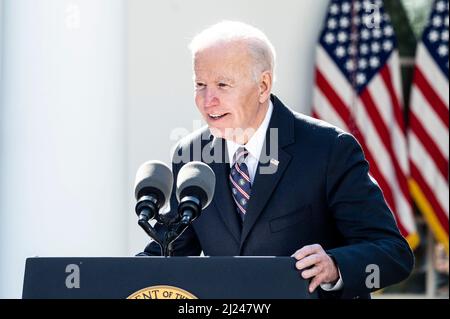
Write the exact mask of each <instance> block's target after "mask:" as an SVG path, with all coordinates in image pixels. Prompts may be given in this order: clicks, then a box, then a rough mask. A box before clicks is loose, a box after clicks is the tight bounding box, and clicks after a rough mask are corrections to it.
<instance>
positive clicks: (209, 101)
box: [205, 88, 219, 107]
mask: <svg viewBox="0 0 450 319" xmlns="http://www.w3.org/2000/svg"><path fill="white" fill-rule="evenodd" d="M217 105H219V98H218V97H217V92H216V91H215V90H214V89H211V88H206V92H205V107H211V106H217Z"/></svg>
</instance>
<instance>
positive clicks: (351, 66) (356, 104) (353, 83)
mask: <svg viewBox="0 0 450 319" xmlns="http://www.w3.org/2000/svg"><path fill="white" fill-rule="evenodd" d="M315 72H316V83H315V87H314V100H313V103H314V104H313V116H314V117H316V118H320V119H323V120H325V121H327V122H329V123H332V124H334V125H336V126H338V127H340V128H342V129H343V130H345V131H348V132H350V133H352V134H353V135H354V136H355V137H356V138H357V139H358V141H359V142H360V144H361V145H362V147H363V150H364V154H365V156H366V158H367V160H368V161H369V164H370V174H371V176H372V177H374V178H375V180H376V181H377V182H378V184H379V186H380V188H381V189H382V191H383V195H384V197H385V199H386V202H387V204H388V206H389V207H390V209H391V211H392V212H393V213H394V216H395V218H396V221H397V225H398V227H399V229H400V232H401V233H402V235H403V236H405V237H406V238H407V240H408V242H409V244H410V246H411V247H413V248H414V247H415V246H416V245H417V244H418V241H419V237H418V235H417V232H416V225H415V220H414V215H413V210H412V201H411V196H410V192H409V188H408V176H409V163H408V153H407V143H406V129H405V123H404V118H403V105H402V104H403V100H402V88H401V79H400V66H399V55H398V51H397V49H396V39H395V34H394V29H393V27H392V24H391V21H390V17H389V15H388V14H387V13H386V12H385V10H384V7H383V1H381V0H374V1H369V0H365V1H357V0H353V1H351V0H332V1H331V2H330V5H329V8H328V12H327V17H326V20H325V26H324V29H323V30H322V33H321V36H320V43H319V45H318V46H317V57H316V69H315Z"/></svg>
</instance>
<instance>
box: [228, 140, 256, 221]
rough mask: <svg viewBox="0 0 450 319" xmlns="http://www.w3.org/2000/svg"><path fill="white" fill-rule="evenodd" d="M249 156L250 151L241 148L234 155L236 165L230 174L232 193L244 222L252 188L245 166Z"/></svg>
mask: <svg viewBox="0 0 450 319" xmlns="http://www.w3.org/2000/svg"><path fill="white" fill-rule="evenodd" d="M247 155H248V151H247V150H246V149H245V148H243V147H241V148H239V149H238V150H237V151H236V153H235V154H234V165H233V167H232V168H231V172H230V186H231V193H232V195H233V199H234V202H235V204H236V209H237V212H238V213H239V216H241V218H242V220H244V218H245V214H246V213H247V206H248V201H249V200H250V193H251V187H252V184H251V182H250V174H249V173H248V167H247V164H245V159H246V157H247Z"/></svg>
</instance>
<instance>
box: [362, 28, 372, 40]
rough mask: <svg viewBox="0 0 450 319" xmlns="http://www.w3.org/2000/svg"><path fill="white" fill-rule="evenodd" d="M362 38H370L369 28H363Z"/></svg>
mask: <svg viewBox="0 0 450 319" xmlns="http://www.w3.org/2000/svg"><path fill="white" fill-rule="evenodd" d="M361 38H363V39H364V40H368V39H369V38H370V32H369V30H367V29H364V30H362V32H361Z"/></svg>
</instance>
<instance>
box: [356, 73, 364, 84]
mask: <svg viewBox="0 0 450 319" xmlns="http://www.w3.org/2000/svg"><path fill="white" fill-rule="evenodd" d="M356 83H358V84H359V85H362V84H364V83H366V76H365V75H364V73H358V74H357V75H356Z"/></svg>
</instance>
